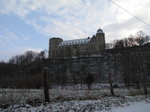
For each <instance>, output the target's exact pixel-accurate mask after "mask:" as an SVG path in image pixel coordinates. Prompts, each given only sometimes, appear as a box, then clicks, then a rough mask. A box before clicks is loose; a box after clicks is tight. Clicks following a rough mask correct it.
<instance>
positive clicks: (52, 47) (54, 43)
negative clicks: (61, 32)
mask: <svg viewBox="0 0 150 112" xmlns="http://www.w3.org/2000/svg"><path fill="white" fill-rule="evenodd" d="M62 41H63V40H62V39H61V38H58V37H54V38H51V39H49V58H50V59H54V58H55V57H57V55H58V53H59V50H58V49H59V48H58V46H59V44H60V43H61V42H62Z"/></svg>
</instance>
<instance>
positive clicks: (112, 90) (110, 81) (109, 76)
mask: <svg viewBox="0 0 150 112" xmlns="http://www.w3.org/2000/svg"><path fill="white" fill-rule="evenodd" d="M108 80H109V85H110V93H111V95H112V96H115V94H114V89H113V85H112V79H111V73H108Z"/></svg>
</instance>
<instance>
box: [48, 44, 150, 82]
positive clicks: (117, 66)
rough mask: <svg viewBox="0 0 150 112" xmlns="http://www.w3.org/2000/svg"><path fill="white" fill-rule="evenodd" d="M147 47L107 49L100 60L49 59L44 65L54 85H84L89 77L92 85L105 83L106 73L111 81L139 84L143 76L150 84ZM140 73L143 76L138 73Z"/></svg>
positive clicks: (149, 46) (88, 58) (149, 45)
mask: <svg viewBox="0 0 150 112" xmlns="http://www.w3.org/2000/svg"><path fill="white" fill-rule="evenodd" d="M149 48H150V44H148V45H144V46H141V47H133V48H124V49H111V50H106V52H104V53H103V54H102V55H101V56H99V57H91V56H90V57H78V58H75V59H49V60H47V61H46V63H47V64H46V65H47V66H48V67H49V74H50V76H51V79H52V80H55V81H56V82H57V81H58V82H59V83H60V82H63V81H64V82H75V83H78V82H84V80H85V77H86V76H87V75H88V74H92V76H93V77H94V81H95V82H108V78H107V75H108V72H110V73H111V74H112V76H113V82H116V83H117V82H123V81H124V80H130V81H135V82H136V81H141V77H142V74H144V75H146V77H147V78H146V79H147V80H148V81H150V58H149V57H150V50H149ZM141 71H142V73H141Z"/></svg>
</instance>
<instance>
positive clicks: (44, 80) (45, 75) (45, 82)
mask: <svg viewBox="0 0 150 112" xmlns="http://www.w3.org/2000/svg"><path fill="white" fill-rule="evenodd" d="M47 72H48V68H47V67H45V68H44V74H43V89H44V97H45V102H50V100H49V91H48V85H47Z"/></svg>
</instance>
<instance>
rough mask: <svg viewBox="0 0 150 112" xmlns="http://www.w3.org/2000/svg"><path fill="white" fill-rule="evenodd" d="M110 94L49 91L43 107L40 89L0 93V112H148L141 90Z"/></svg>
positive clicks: (148, 99) (148, 101) (149, 97)
mask: <svg viewBox="0 0 150 112" xmlns="http://www.w3.org/2000/svg"><path fill="white" fill-rule="evenodd" d="M148 90H149V91H148V92H149V93H150V89H148ZM114 91H115V95H116V96H115V97H112V96H110V92H109V89H108V88H105V87H104V88H101V89H93V88H92V90H90V91H88V90H86V89H83V90H79V89H68V88H64V89H63V90H62V89H61V88H56V89H50V90H49V96H50V100H51V103H43V102H44V96H43V91H42V89H0V112H47V111H48V112H150V95H147V96H146V97H145V96H142V95H141V94H143V89H142V88H141V89H135V88H129V89H127V88H123V87H121V88H115V89H114ZM136 109H137V110H136ZM129 110H133V111H129ZM140 110H142V111H140ZM147 110H149V111H147Z"/></svg>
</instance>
